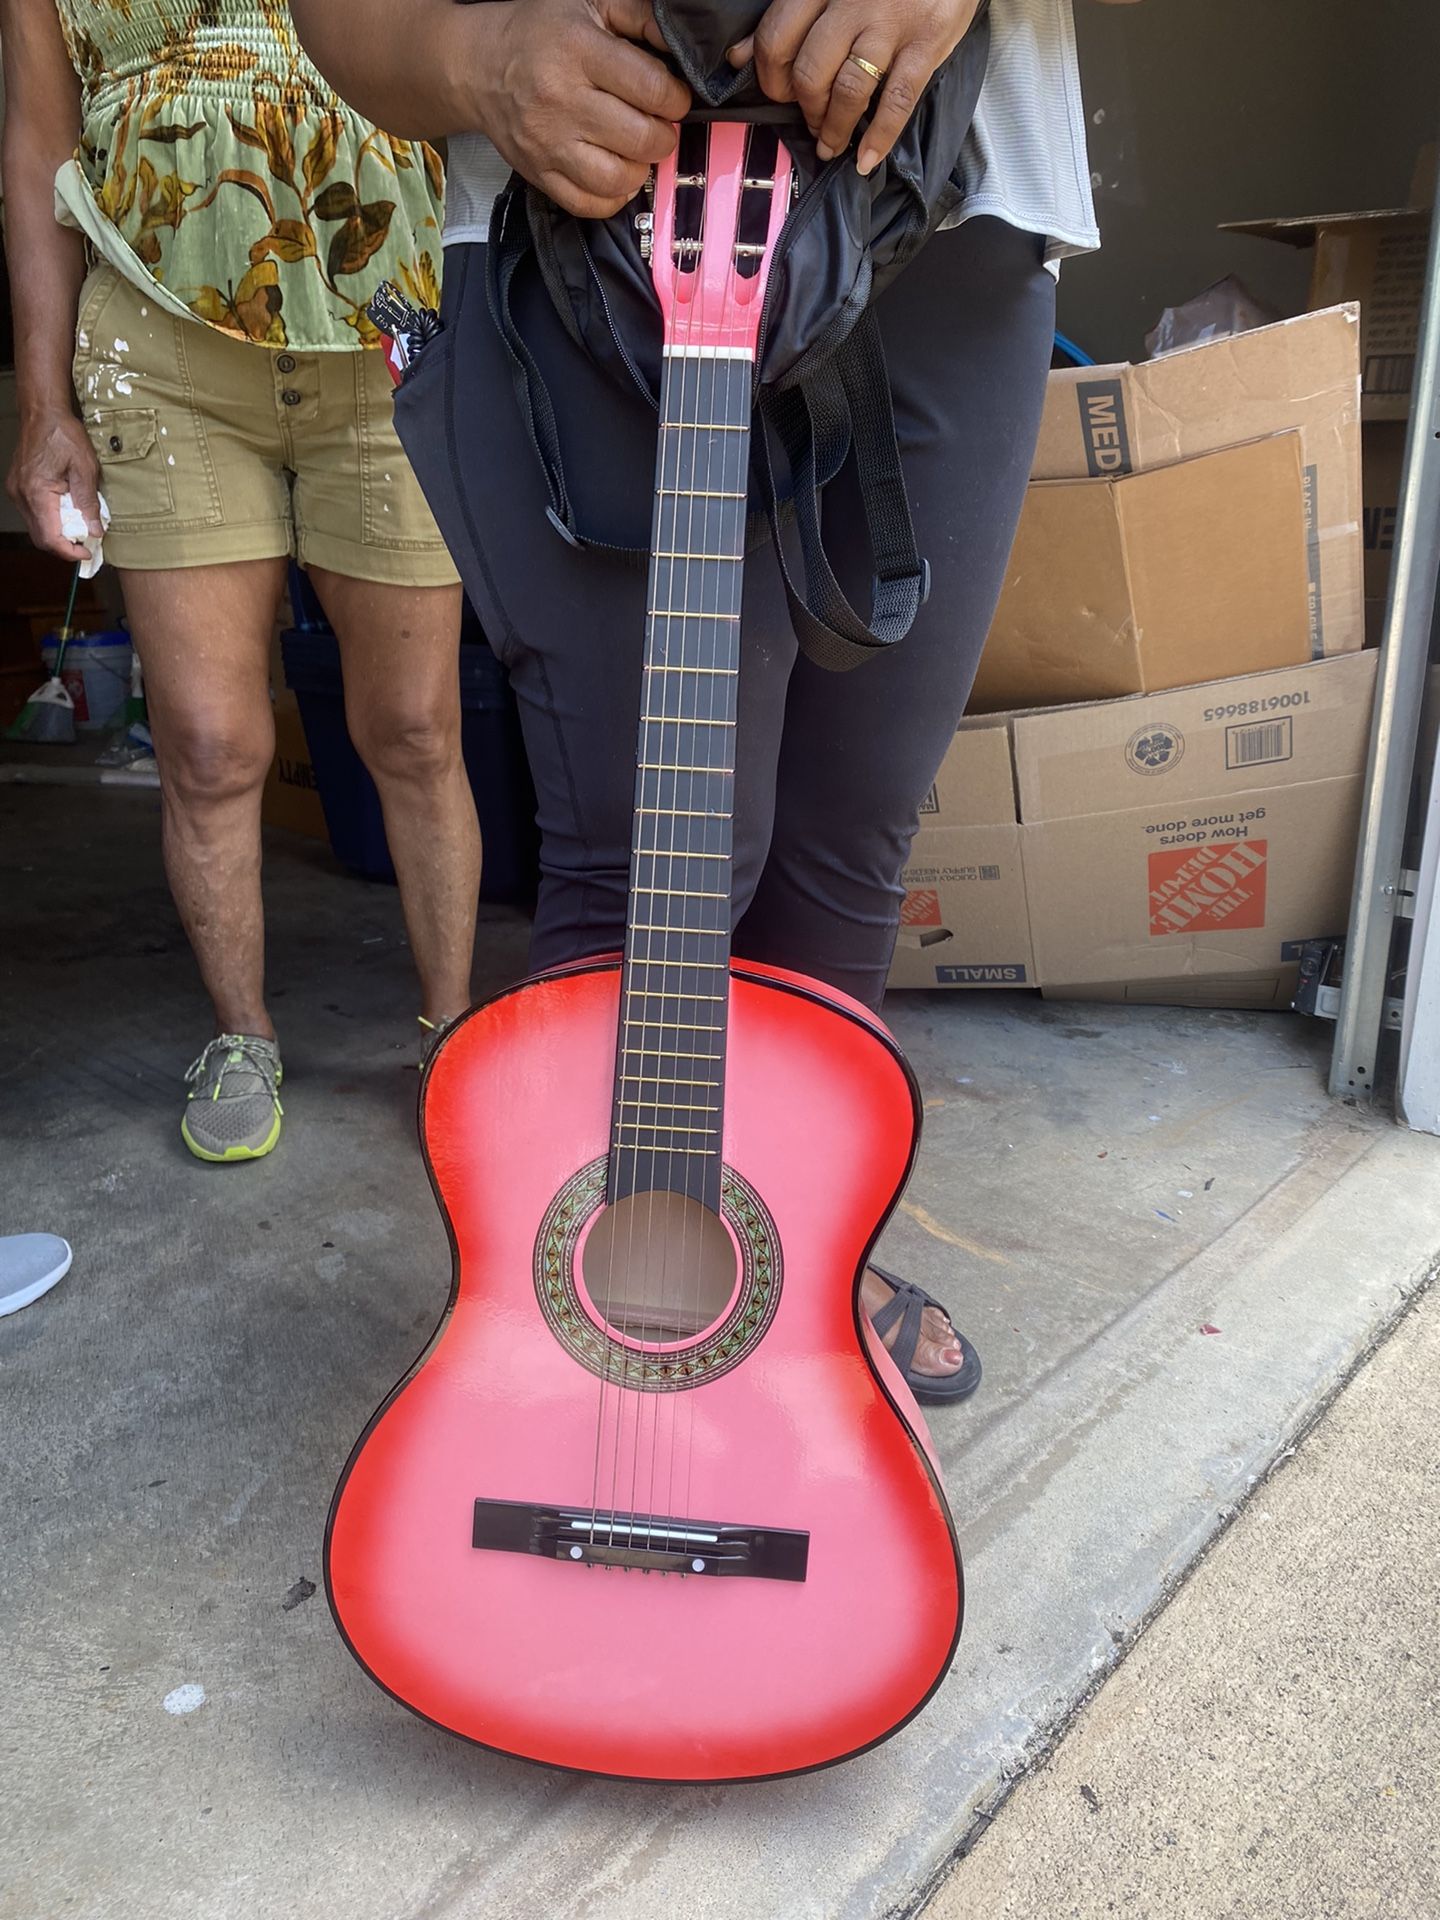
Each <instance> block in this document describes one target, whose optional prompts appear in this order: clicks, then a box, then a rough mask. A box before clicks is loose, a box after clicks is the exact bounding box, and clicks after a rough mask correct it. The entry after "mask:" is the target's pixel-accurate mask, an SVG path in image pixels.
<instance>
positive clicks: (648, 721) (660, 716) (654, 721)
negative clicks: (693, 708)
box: [640, 713, 735, 727]
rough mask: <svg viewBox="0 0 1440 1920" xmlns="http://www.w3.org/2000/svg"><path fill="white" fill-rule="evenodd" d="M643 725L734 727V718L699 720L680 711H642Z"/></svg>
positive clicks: (641, 722)
mask: <svg viewBox="0 0 1440 1920" xmlns="http://www.w3.org/2000/svg"><path fill="white" fill-rule="evenodd" d="M640 724H641V726H642V727H733V726H734V725H735V722H734V721H733V720H697V719H695V718H694V717H693V716H692V717H691V718H688V719H687V718H686V717H685V715H683V714H679V713H642V714H641V716H640Z"/></svg>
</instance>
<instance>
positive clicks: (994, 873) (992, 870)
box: [980, 867, 1000, 880]
mask: <svg viewBox="0 0 1440 1920" xmlns="http://www.w3.org/2000/svg"><path fill="white" fill-rule="evenodd" d="M980 878H981V879H982V880H998V879H999V878H1000V869H999V867H981V869H980Z"/></svg>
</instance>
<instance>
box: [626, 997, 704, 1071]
mask: <svg viewBox="0 0 1440 1920" xmlns="http://www.w3.org/2000/svg"><path fill="white" fill-rule="evenodd" d="M687 997H688V996H687V995H685V994H683V993H681V994H667V995H666V996H665V998H666V999H670V1000H684V999H686V998H687ZM634 1024H635V1025H636V1026H637V1027H639V1028H640V1029H641V1030H642V1031H644V1030H645V1029H646V1028H649V1027H663V1028H664V1029H665V1031H666V1032H667V1033H713V1034H715V1035H717V1036H718V1037H719V1038H720V1039H722V1040H723V1039H724V1037H725V1026H724V1022H723V1021H722V1022H721V1023H720V1024H719V1025H718V1026H717V1025H715V1024H714V1022H712V1021H709V1020H667V1019H666V1018H665V1016H664V1014H660V1013H656V1014H650V1015H648V1016H642V1017H641V1018H640V1019H638V1020H636V1021H635V1022H634ZM716 1057H717V1058H718V1056H716Z"/></svg>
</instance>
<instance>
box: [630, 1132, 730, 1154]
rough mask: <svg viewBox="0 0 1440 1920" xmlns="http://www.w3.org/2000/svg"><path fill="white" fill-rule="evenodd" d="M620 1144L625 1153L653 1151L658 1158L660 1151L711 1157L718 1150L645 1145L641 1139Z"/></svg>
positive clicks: (713, 1148)
mask: <svg viewBox="0 0 1440 1920" xmlns="http://www.w3.org/2000/svg"><path fill="white" fill-rule="evenodd" d="M707 1131H708V1129H707ZM620 1145H621V1146H623V1147H624V1149H625V1151H626V1152H627V1153H653V1154H654V1155H655V1157H656V1159H659V1157H660V1155H661V1154H662V1153H663V1154H667V1155H668V1154H672V1153H686V1154H693V1155H695V1156H696V1157H697V1158H699V1157H700V1156H701V1155H705V1156H706V1157H709V1158H713V1157H714V1156H715V1154H716V1153H717V1152H718V1149H717V1148H715V1147H656V1146H647V1145H645V1144H644V1143H643V1142H641V1141H634V1140H624V1141H621V1142H620Z"/></svg>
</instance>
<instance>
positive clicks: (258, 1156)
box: [180, 1113, 280, 1166]
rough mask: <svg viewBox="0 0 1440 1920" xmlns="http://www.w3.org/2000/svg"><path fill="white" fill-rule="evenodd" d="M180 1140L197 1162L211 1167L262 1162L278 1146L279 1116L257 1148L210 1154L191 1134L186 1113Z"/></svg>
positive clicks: (240, 1148) (231, 1148)
mask: <svg viewBox="0 0 1440 1920" xmlns="http://www.w3.org/2000/svg"><path fill="white" fill-rule="evenodd" d="M180 1138H181V1139H182V1140H183V1141H184V1142H185V1144H186V1146H187V1147H188V1148H189V1149H190V1151H191V1153H193V1154H194V1156H195V1158H196V1159H197V1160H208V1161H209V1162H210V1164H211V1165H212V1166H223V1165H225V1164H226V1163H227V1162H229V1161H233V1160H263V1159H264V1158H265V1156H266V1154H267V1153H273V1152H274V1151H275V1148H276V1146H277V1145H278V1144H279V1140H280V1115H279V1114H278V1113H277V1114H276V1116H275V1124H274V1126H272V1127H271V1129H270V1131H269V1133H267V1134H266V1136H265V1138H264V1139H263V1140H262V1141H261V1143H260V1145H259V1146H258V1147H226V1149H225V1151H224V1152H223V1153H212V1152H211V1151H210V1149H209V1148H208V1147H202V1146H201V1145H200V1144H199V1143H198V1142H197V1141H196V1140H195V1138H194V1136H193V1135H192V1134H191V1132H190V1116H189V1114H188V1113H187V1114H186V1115H185V1117H184V1119H183V1120H182V1121H181V1122H180Z"/></svg>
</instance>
